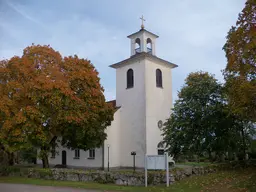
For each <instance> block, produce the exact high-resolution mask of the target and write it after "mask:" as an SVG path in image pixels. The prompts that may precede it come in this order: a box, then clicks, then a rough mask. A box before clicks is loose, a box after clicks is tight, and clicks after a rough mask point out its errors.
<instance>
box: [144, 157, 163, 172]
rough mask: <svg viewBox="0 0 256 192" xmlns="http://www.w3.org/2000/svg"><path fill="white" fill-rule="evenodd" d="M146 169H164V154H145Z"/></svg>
mask: <svg viewBox="0 0 256 192" xmlns="http://www.w3.org/2000/svg"><path fill="white" fill-rule="evenodd" d="M147 168H148V169H154V170H156V169H161V170H163V169H166V159H165V155H148V156H147Z"/></svg>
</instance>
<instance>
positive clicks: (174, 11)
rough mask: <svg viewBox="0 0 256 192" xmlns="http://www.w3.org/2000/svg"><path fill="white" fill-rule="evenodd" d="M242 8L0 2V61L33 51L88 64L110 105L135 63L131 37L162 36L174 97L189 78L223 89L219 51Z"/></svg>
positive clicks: (213, 3) (68, 0)
mask: <svg viewBox="0 0 256 192" xmlns="http://www.w3.org/2000/svg"><path fill="white" fill-rule="evenodd" d="M244 4H245V0H158V1H156V0H129V1H128V0H127V1H124V0H41V1H40V0H0V59H8V58H10V57H12V56H14V55H19V56H20V55H21V54H22V50H23V49H24V48H25V47H27V46H29V45H31V44H32V43H35V44H41V45H51V46H52V47H53V48H54V49H55V50H57V51H59V52H60V53H61V54H62V55H64V56H68V55H74V54H77V55H78V56H79V57H83V58H88V59H90V60H91V61H92V63H93V64H94V65H95V67H96V68H97V70H98V71H99V73H100V74H99V75H100V78H101V84H102V85H103V87H104V88H105V96H106V98H107V100H110V99H115V81H116V79H115V70H114V69H112V68H109V67H108V66H109V65H111V64H113V63H116V62H118V61H121V60H124V59H126V58H128V57H130V41H129V39H128V38H127V35H130V34H132V33H134V32H136V31H138V30H139V29H140V20H139V18H140V16H141V15H142V14H143V15H144V18H145V19H146V22H145V28H146V29H147V30H149V31H151V32H153V33H155V34H157V35H159V38H158V39H157V42H156V55H157V56H158V57H160V58H162V59H165V60H168V61H170V62H173V63H175V64H177V65H179V67H178V68H175V69H174V70H173V77H172V78H173V97H174V99H176V98H177V91H178V90H179V89H180V88H181V86H182V85H183V84H184V79H185V78H186V76H187V75H188V74H189V73H190V72H195V71H198V70H203V71H208V72H210V73H212V74H215V75H216V78H218V79H219V80H220V81H222V74H221V70H222V69H223V68H224V67H225V64H226V58H225V54H224V52H223V50H222V47H223V45H224V43H225V37H226V35H227V32H228V30H229V29H230V27H231V26H232V25H234V24H235V22H236V20H237V17H238V13H239V12H241V10H242V9H243V7H244Z"/></svg>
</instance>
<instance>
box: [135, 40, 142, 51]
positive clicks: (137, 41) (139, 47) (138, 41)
mask: <svg viewBox="0 0 256 192" xmlns="http://www.w3.org/2000/svg"><path fill="white" fill-rule="evenodd" d="M140 52H141V46H140V39H139V38H137V39H136V40H135V53H140Z"/></svg>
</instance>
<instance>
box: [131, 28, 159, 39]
mask: <svg viewBox="0 0 256 192" xmlns="http://www.w3.org/2000/svg"><path fill="white" fill-rule="evenodd" d="M141 32H146V33H149V34H150V35H153V36H154V37H155V38H158V37H159V36H158V35H156V34H154V33H152V32H150V31H148V30H146V29H144V28H142V29H140V30H139V31H137V32H135V33H133V34H131V35H128V36H127V37H128V38H131V37H132V36H134V35H137V34H138V33H141Z"/></svg>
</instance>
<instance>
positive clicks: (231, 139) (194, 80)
mask: <svg viewBox="0 0 256 192" xmlns="http://www.w3.org/2000/svg"><path fill="white" fill-rule="evenodd" d="M244 124H245V125H247V123H246V122H244V121H242V120H241V119H239V118H238V117H237V116H234V115H233V114H232V113H230V109H229V108H228V105H227V101H226V99H225V95H224V94H223V88H222V85H221V84H220V83H218V82H217V80H216V79H215V78H214V77H213V76H212V75H210V74H208V73H206V72H195V73H191V74H189V76H188V77H187V78H186V80H185V85H184V86H183V87H182V89H181V91H180V92H179V94H178V100H177V101H176V102H175V104H174V108H173V111H172V114H171V117H170V118H169V119H168V120H167V122H166V123H165V126H164V129H163V135H164V142H165V143H166V145H167V147H168V151H169V152H170V153H171V154H173V155H174V156H178V155H180V154H187V153H188V152H190V153H191V152H192V153H194V154H197V155H202V154H203V153H204V152H207V153H208V154H209V156H210V155H211V153H212V152H215V153H217V154H218V155H222V154H224V152H227V151H229V152H234V151H236V150H239V149H241V146H244V145H245V144H246V141H247V138H248V137H247V136H248V135H249V134H250V132H249V131H250V130H251V129H247V127H246V126H244ZM249 128H250V127H249ZM242 133H243V134H244V137H243V138H244V142H243V139H242ZM240 141H241V142H240ZM244 148H245V147H243V148H242V149H244Z"/></svg>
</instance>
